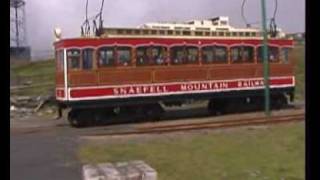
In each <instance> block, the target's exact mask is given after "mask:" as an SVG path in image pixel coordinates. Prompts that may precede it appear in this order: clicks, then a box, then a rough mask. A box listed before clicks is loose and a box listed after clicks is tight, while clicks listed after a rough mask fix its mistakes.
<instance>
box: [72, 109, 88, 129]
mask: <svg viewBox="0 0 320 180" xmlns="http://www.w3.org/2000/svg"><path fill="white" fill-rule="evenodd" d="M89 114H90V113H88V112H87V111H85V110H80V109H74V110H71V111H70V112H69V114H68V121H69V123H70V125H71V126H72V127H76V128H79V127H85V126H87V125H88V122H89V119H88V115H89Z"/></svg>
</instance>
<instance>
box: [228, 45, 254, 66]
mask: <svg viewBox="0 0 320 180" xmlns="http://www.w3.org/2000/svg"><path fill="white" fill-rule="evenodd" d="M253 59H254V49H253V47H251V46H237V47H232V48H231V62H232V63H239V62H253Z"/></svg>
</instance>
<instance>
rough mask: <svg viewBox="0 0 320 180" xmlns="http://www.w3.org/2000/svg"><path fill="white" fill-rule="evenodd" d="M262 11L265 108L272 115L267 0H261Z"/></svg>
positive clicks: (267, 113)
mask: <svg viewBox="0 0 320 180" xmlns="http://www.w3.org/2000/svg"><path fill="white" fill-rule="evenodd" d="M261 11H262V31H263V49H262V56H263V77H264V85H265V88H264V102H265V104H264V110H265V114H266V116H268V117H269V116H270V89H269V61H268V46H267V42H268V34H267V22H266V16H267V15H266V5H265V0H261Z"/></svg>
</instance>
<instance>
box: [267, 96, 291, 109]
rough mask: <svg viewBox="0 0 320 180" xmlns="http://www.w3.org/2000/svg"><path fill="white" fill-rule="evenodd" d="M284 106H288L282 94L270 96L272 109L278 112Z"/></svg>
mask: <svg viewBox="0 0 320 180" xmlns="http://www.w3.org/2000/svg"><path fill="white" fill-rule="evenodd" d="M286 105H288V100H287V98H286V97H285V96H284V95H283V94H281V95H274V96H272V99H271V106H272V108H273V109H277V110H279V109H281V108H283V107H284V106H286Z"/></svg>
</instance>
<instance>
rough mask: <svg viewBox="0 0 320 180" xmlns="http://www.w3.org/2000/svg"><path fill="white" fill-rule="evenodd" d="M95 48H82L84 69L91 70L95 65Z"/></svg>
mask: <svg viewBox="0 0 320 180" xmlns="http://www.w3.org/2000/svg"><path fill="white" fill-rule="evenodd" d="M93 52H94V50H93V49H84V50H82V69H84V70H90V69H92V65H93Z"/></svg>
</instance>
